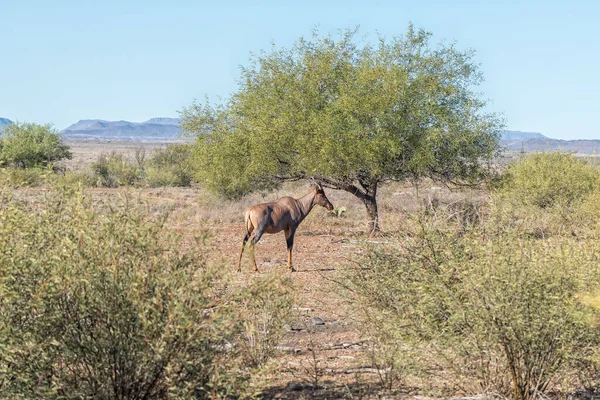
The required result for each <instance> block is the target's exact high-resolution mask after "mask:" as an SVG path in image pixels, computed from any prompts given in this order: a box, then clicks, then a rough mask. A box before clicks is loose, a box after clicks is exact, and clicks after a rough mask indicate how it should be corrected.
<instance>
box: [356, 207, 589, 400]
mask: <svg viewBox="0 0 600 400" xmlns="http://www.w3.org/2000/svg"><path fill="white" fill-rule="evenodd" d="M437 217H438V218H436V217H435V216H431V215H425V214H423V215H419V216H418V217H417V221H416V223H415V227H414V229H412V230H411V231H409V232H408V233H407V235H406V236H405V237H403V238H402V239H401V240H400V242H401V243H403V244H402V245H399V246H390V247H386V248H379V249H375V248H371V249H370V250H369V251H368V252H367V254H366V256H365V257H364V259H363V260H362V262H361V263H360V265H358V266H356V267H355V268H351V270H350V271H351V272H349V273H348V276H347V277H346V279H347V280H346V281H347V282H349V288H350V291H349V293H351V294H352V297H351V299H352V301H353V305H354V307H355V309H356V310H358V312H359V315H360V316H361V319H362V321H363V324H364V325H363V326H364V327H365V329H366V332H367V333H368V334H369V335H370V336H371V337H372V338H373V339H374V341H375V343H376V345H377V348H379V349H380V353H379V354H377V357H378V359H379V360H383V361H386V362H387V366H388V367H389V368H392V369H396V370H398V369H399V370H400V371H401V369H402V367H403V366H405V365H407V364H410V363H412V362H415V363H417V364H419V365H420V366H421V370H423V371H426V370H427V368H428V367H430V366H431V365H432V364H433V365H441V366H443V368H444V369H447V370H448V371H450V372H452V373H454V375H455V377H456V382H460V384H461V386H462V387H463V388H465V387H468V385H469V384H468V382H469V381H472V382H473V385H474V386H473V387H472V391H473V392H481V391H485V392H496V393H500V394H502V395H505V396H511V397H512V398H515V399H531V398H534V397H535V396H536V395H537V394H540V393H544V392H550V391H556V390H558V389H559V388H561V385H560V384H559V383H558V382H559V381H560V380H561V378H562V377H569V376H573V375H576V374H577V373H581V372H582V371H583V368H584V367H583V365H585V364H586V363H587V365H589V363H590V357H591V356H590V349H594V348H598V347H597V346H598V345H599V344H600V333H598V326H599V324H600V308H599V307H595V306H594V305H593V304H591V303H590V302H589V301H584V300H583V299H584V298H585V297H586V296H587V295H588V294H590V293H591V294H595V293H598V291H599V290H600V274H599V272H600V271H599V269H598V263H597V259H598V256H600V253H599V252H598V249H597V245H596V242H597V239H598V238H597V237H596V238H594V239H591V240H586V241H583V240H580V239H577V238H574V237H572V236H570V235H569V236H565V237H560V236H557V237H553V238H550V239H545V240H539V239H536V238H534V237H531V236H529V235H523V234H522V232H521V231H519V230H518V229H515V228H513V227H512V224H511V223H505V221H503V220H502V218H503V217H502V216H501V215H500V216H499V215H493V216H492V217H491V219H490V221H488V222H487V224H486V225H477V226H475V227H472V228H471V229H470V230H469V231H467V232H465V231H464V230H463V229H462V227H461V224H460V222H459V221H455V222H452V223H449V222H448V221H449V219H448V218H447V216H442V215H439V214H438V216H437ZM523 223H524V222H523V221H522V222H521V224H523ZM393 349H395V351H396V353H395V354H394V353H393V352H392V351H393ZM596 354H597V353H596ZM586 368H587V367H586ZM583 375H585V374H583ZM400 377H401V376H400ZM561 383H562V384H564V386H562V389H565V388H566V387H569V384H570V385H571V388H572V389H573V388H574V386H576V382H561Z"/></svg>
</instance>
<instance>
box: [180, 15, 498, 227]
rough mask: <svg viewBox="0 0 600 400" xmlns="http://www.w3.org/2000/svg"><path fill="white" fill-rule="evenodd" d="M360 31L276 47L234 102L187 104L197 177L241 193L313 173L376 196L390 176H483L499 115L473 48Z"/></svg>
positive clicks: (416, 34) (249, 73) (249, 72)
mask: <svg viewBox="0 0 600 400" xmlns="http://www.w3.org/2000/svg"><path fill="white" fill-rule="evenodd" d="M354 35H355V31H347V32H345V33H343V35H342V36H341V38H340V39H338V40H335V39H333V38H331V37H320V36H319V35H318V34H317V33H315V34H314V36H313V38H312V40H306V39H304V38H301V39H300V40H298V41H297V42H296V43H295V44H294V46H293V47H292V48H291V49H285V48H280V49H278V48H275V47H273V48H272V49H271V50H270V51H267V52H263V53H260V55H258V56H255V57H254V58H252V59H251V60H250V64H249V65H248V66H246V67H245V68H243V69H242V76H241V78H240V85H239V88H238V90H237V91H236V92H235V93H233V94H232V96H231V98H230V100H229V101H228V102H226V103H224V104H221V105H217V106H211V105H210V104H209V102H208V101H206V102H205V103H204V104H199V103H196V104H193V105H192V106H190V107H188V108H186V109H184V111H183V112H182V117H183V123H182V129H183V130H184V131H185V132H187V134H188V135H193V136H195V138H196V142H195V145H194V149H193V157H192V165H193V171H194V174H195V176H196V178H197V180H198V181H199V182H200V183H201V184H202V185H206V186H207V187H209V188H211V189H212V190H214V191H216V192H219V193H221V194H222V195H225V196H227V197H230V198H237V197H240V196H243V195H245V194H247V193H249V192H252V191H257V190H270V189H273V188H275V187H277V186H278V185H279V184H280V183H281V182H282V181H285V180H296V179H302V178H309V177H314V178H316V179H318V180H320V181H321V182H322V183H324V184H327V185H328V186H329V187H335V188H338V189H343V190H347V191H349V192H351V193H353V194H354V195H356V196H357V197H359V198H361V200H363V201H365V203H367V202H371V203H374V202H375V195H376V189H377V185H378V184H379V183H381V182H384V181H386V180H404V179H407V178H419V177H423V176H429V177H432V178H434V179H442V180H475V179H478V178H480V177H481V176H482V174H483V172H484V168H483V167H484V165H485V164H484V162H485V160H489V159H490V158H491V157H492V156H493V155H494V154H495V153H496V151H497V149H498V144H497V139H498V137H497V134H496V131H497V129H498V128H499V127H500V124H499V122H498V119H497V118H496V117H495V116H494V115H491V114H485V113H484V112H483V109H484V107H485V102H484V101H483V100H482V98H481V97H480V96H479V95H478V94H477V92H475V91H474V88H475V87H476V86H477V85H478V84H479V83H480V82H481V79H482V76H481V73H480V72H479V71H478V67H477V64H476V63H475V61H474V60H473V52H471V51H465V52H463V51H459V50H458V49H457V48H456V47H455V46H454V45H446V44H440V45H438V46H432V45H431V44H430V41H431V34H430V33H427V32H424V31H422V30H419V31H417V30H415V29H414V28H413V27H412V25H411V26H410V27H409V29H408V31H407V33H406V34H405V35H404V36H401V37H396V38H393V39H391V40H387V39H385V38H383V37H378V40H377V42H376V44H373V45H372V44H360V43H357V41H356V40H355V38H354ZM370 210H371V212H375V210H376V208H375V207H371V208H370ZM370 219H371V220H376V215H374V216H370Z"/></svg>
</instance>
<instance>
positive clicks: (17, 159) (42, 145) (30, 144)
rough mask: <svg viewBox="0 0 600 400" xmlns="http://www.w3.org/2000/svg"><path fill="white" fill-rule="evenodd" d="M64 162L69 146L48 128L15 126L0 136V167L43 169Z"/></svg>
mask: <svg viewBox="0 0 600 400" xmlns="http://www.w3.org/2000/svg"><path fill="white" fill-rule="evenodd" d="M64 158H71V152H70V150H69V146H67V145H66V144H64V143H63V141H62V139H61V137H60V135H59V133H58V132H57V131H56V130H55V129H54V128H52V125H50V124H46V125H38V124H35V123H28V122H23V123H20V122H15V123H14V124H11V125H7V126H5V127H4V131H3V132H0V167H2V166H14V167H19V168H31V167H42V166H46V165H48V164H49V163H52V162H55V161H59V160H62V159H64Z"/></svg>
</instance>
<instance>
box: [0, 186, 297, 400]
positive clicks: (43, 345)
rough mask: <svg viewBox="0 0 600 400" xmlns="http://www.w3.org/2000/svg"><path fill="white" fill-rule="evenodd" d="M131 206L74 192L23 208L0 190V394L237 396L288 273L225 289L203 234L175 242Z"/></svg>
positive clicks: (278, 313) (275, 317)
mask: <svg viewBox="0 0 600 400" xmlns="http://www.w3.org/2000/svg"><path fill="white" fill-rule="evenodd" d="M141 209H142V207H140V209H137V208H131V206H129V208H126V207H116V206H113V207H110V209H108V210H105V212H103V213H100V212H98V211H95V210H94V209H93V207H92V204H91V203H90V200H89V198H88V197H87V196H86V195H84V194H82V193H81V192H78V191H76V192H75V194H65V193H63V194H60V195H49V196H48V197H47V200H46V202H45V203H43V204H37V205H35V207H32V208H26V207H25V206H22V205H19V204H17V203H14V202H12V201H10V200H8V199H6V198H4V199H2V198H0V282H1V285H0V393H2V397H3V398H48V399H58V398H61V399H62V398H209V397H210V398H215V397H220V396H243V397H244V396H246V395H245V394H244V390H245V388H246V386H247V385H248V384H249V382H250V380H251V378H252V377H253V373H254V372H255V369H254V368H255V367H256V366H258V365H263V364H262V363H263V362H264V360H265V359H266V356H268V355H269V354H270V353H271V352H272V346H271V344H270V343H272V342H274V341H276V339H275V338H277V337H278V335H280V334H281V330H282V328H281V326H282V325H283V321H281V320H279V318H283V317H285V315H286V313H287V312H288V310H289V304H290V301H289V300H286V299H288V297H286V296H287V294H286V292H285V287H286V283H285V282H283V281H282V280H278V279H275V278H270V280H267V279H259V280H257V281H256V282H253V283H252V284H250V287H248V288H244V289H241V290H237V291H234V290H232V289H231V288H230V287H229V284H228V281H227V279H226V276H224V275H223V272H222V271H223V268H217V267H212V266H210V265H209V264H208V263H207V262H206V259H205V257H204V256H203V253H202V248H203V246H202V238H198V239H197V243H196V245H195V246H191V247H190V246H188V247H186V248H183V247H182V245H181V242H182V240H181V238H180V237H178V236H177V235H175V234H173V233H170V232H168V231H166V230H165V229H164V227H163V223H164V221H165V219H164V218H158V217H152V216H150V215H148V214H147V213H146V212H143V211H140V210H141ZM280 289H281V291H280ZM261 299H262V300H261ZM265 304H269V305H270V307H267V308H264V309H262V314H260V315H261V318H255V319H251V317H252V316H255V317H256V316H258V315H259V314H257V307H260V308H262V306H263V305H265ZM258 326H260V327H262V329H256V327H258ZM249 332H252V334H253V335H255V336H254V338H255V340H254V342H253V343H250V344H249V342H248V338H249ZM255 343H263V344H264V343H268V344H267V345H266V346H263V347H261V349H263V350H260V351H258V350H256V346H254V344H255ZM251 351H252V352H254V353H250V352H251ZM256 352H258V353H261V352H262V354H264V355H265V357H263V358H259V361H260V362H257V363H254V364H253V365H248V364H244V363H241V362H242V361H245V360H248V359H249V357H250V356H251V355H252V354H255V353H256ZM252 358H253V359H257V358H256V357H254V356H252Z"/></svg>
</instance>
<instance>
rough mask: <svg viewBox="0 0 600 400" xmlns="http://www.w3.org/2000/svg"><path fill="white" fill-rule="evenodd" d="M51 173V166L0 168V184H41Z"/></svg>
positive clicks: (15, 185)
mask: <svg viewBox="0 0 600 400" xmlns="http://www.w3.org/2000/svg"><path fill="white" fill-rule="evenodd" d="M53 173H54V172H53V171H52V169H51V168H39V167H36V168H27V169H22V168H15V167H6V168H0V186H10V187H23V186H41V185H43V184H44V183H45V182H46V180H47V178H48V177H49V176H51V175H52V174H53Z"/></svg>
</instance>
